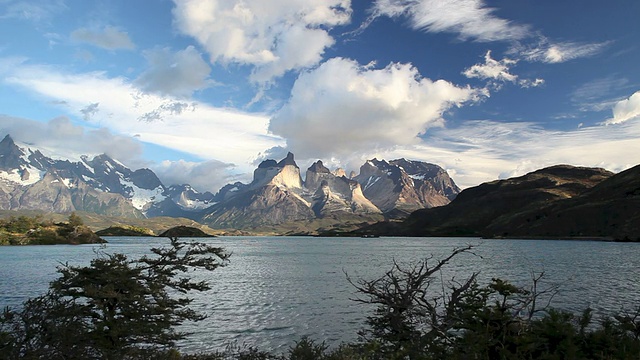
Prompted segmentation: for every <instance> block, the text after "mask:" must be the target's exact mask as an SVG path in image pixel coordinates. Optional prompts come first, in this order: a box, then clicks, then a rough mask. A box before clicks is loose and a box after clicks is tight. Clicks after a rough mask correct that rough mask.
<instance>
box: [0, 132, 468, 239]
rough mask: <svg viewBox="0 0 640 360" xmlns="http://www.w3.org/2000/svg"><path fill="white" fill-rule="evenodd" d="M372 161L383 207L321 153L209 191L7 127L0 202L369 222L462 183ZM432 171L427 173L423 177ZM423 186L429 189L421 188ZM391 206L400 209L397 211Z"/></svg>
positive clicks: (256, 220) (243, 224)
mask: <svg viewBox="0 0 640 360" xmlns="http://www.w3.org/2000/svg"><path fill="white" fill-rule="evenodd" d="M372 161H375V164H373V163H372V165H371V166H372V167H373V168H375V169H373V170H375V171H374V172H375V174H373V173H372V174H370V176H369V178H367V180H368V181H369V182H372V181H373V182H380V183H384V184H386V185H387V186H388V188H384V187H380V186H379V185H378V189H379V190H380V189H382V190H383V191H384V193H385V194H386V196H388V197H390V198H391V199H392V201H391V202H390V204H391V205H389V206H387V207H386V208H384V210H383V209H380V208H379V206H378V205H377V204H376V203H375V202H374V201H372V200H370V199H369V197H368V196H367V194H366V192H365V189H364V188H363V186H364V184H363V183H362V182H360V181H358V176H357V175H356V174H355V173H353V172H352V174H351V175H350V177H347V176H346V173H345V171H344V170H343V169H336V170H334V171H331V170H330V169H328V168H326V167H325V166H324V164H323V163H322V161H321V160H318V161H317V162H315V163H314V164H313V165H311V166H310V167H309V168H308V169H307V171H306V173H305V179H304V180H303V178H302V176H301V171H300V168H299V167H298V165H297V164H296V161H295V157H294V154H293V153H288V154H287V155H286V156H285V157H284V158H283V159H281V160H280V161H276V160H273V159H267V160H264V161H263V162H261V163H260V164H259V165H258V166H257V168H256V169H255V170H254V174H253V179H252V181H251V182H250V183H249V184H243V183H240V182H236V183H233V184H228V185H225V186H223V187H222V188H221V189H220V190H219V191H218V193H216V194H215V195H214V194H211V193H209V192H205V193H200V192H198V191H196V190H195V189H193V188H192V187H191V186H190V185H189V184H180V185H170V186H165V185H164V184H163V183H162V181H161V180H160V179H159V178H158V177H157V176H156V174H155V173H154V172H153V171H152V170H150V169H137V170H131V169H129V168H128V167H126V166H125V165H124V164H122V163H121V162H119V161H118V160H117V159H113V158H111V157H109V156H108V155H106V154H98V155H95V156H93V158H89V156H86V155H82V156H80V157H79V159H77V160H75V161H72V160H70V159H63V158H61V157H56V158H55V159H54V158H51V157H48V156H46V155H44V154H43V153H42V152H41V151H40V150H39V149H38V148H36V147H34V146H32V145H24V144H23V145H20V146H19V145H17V144H16V143H15V142H14V141H13V139H12V138H11V136H10V135H7V136H5V138H4V139H3V140H2V141H0V209H5V210H44V211H50V212H57V213H68V212H72V211H85V212H94V213H96V214H102V215H108V216H121V217H133V218H145V217H158V216H169V217H185V218H190V219H193V220H197V221H200V222H203V223H204V224H207V225H210V226H213V227H218V228H225V227H227V228H238V229H252V228H256V227H264V226H277V225H279V224H289V223H291V222H295V221H307V222H308V223H309V224H320V225H318V226H323V227H330V228H334V227H336V226H339V225H340V222H345V223H347V222H348V223H349V224H356V223H372V222H375V221H379V220H382V219H383V218H384V217H387V216H393V217H397V216H398V214H400V216H404V215H406V214H408V211H407V209H413V208H421V207H424V206H426V207H430V206H437V205H440V204H443V203H447V202H448V201H449V198H453V197H455V194H457V192H459V188H458V187H457V186H456V185H455V183H454V182H453V180H452V179H451V178H450V177H449V176H448V175H447V174H446V171H444V170H443V169H442V168H440V167H439V166H437V165H433V164H428V163H424V162H418V161H409V160H405V159H399V160H392V161H391V162H386V161H384V160H382V161H378V160H376V159H374V160H372ZM376 166H379V167H381V169H377V167H376ZM403 166H404V167H406V168H409V169H411V170H410V171H409V172H407V171H406V170H405V169H404V167H403ZM415 169H418V170H419V171H418V170H415ZM373 170H372V171H373ZM426 170H431V171H432V174H433V175H428V174H427V172H426ZM420 171H422V172H421V173H420ZM429 176H431V177H433V178H428V179H426V180H425V177H429ZM374 178H375V180H373V179H374ZM426 184H428V185H426ZM438 184H440V185H438ZM425 186H426V187H428V188H429V189H430V190H431V193H428V192H425V191H423V190H422V188H423V187H425ZM438 186H439V187H438ZM369 196H371V192H369ZM427 198H428V199H427ZM443 199H444V200H443ZM396 208H401V210H398V211H397V213H394V211H396V210H397V209H396ZM317 219H319V221H316V220H317ZM341 219H348V220H344V221H343V220H341ZM287 226H288V225H287ZM310 226H316V225H310ZM349 226H351V225H349ZM309 230H310V231H311V232H313V231H316V230H317V229H309Z"/></svg>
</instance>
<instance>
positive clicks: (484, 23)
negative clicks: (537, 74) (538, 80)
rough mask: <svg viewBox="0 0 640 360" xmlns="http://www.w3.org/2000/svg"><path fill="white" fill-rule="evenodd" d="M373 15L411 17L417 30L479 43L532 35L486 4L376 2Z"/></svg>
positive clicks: (463, 0) (469, 0) (471, 0)
mask: <svg viewBox="0 0 640 360" xmlns="http://www.w3.org/2000/svg"><path fill="white" fill-rule="evenodd" d="M372 12H373V17H374V18H375V17H379V16H388V17H392V18H395V17H400V16H402V17H407V18H408V19H409V21H410V24H411V27H412V28H414V29H416V30H418V29H419V30H424V31H428V32H433V33H439V32H449V33H455V34H458V36H459V37H460V38H462V39H473V40H477V41H501V40H517V39H521V38H524V37H526V36H527V35H528V32H529V28H528V27H527V26H524V25H518V24H514V23H512V22H511V21H509V20H505V19H502V18H499V17H498V16H496V15H494V14H493V12H494V10H493V9H492V8H489V7H487V6H486V4H485V3H484V1H483V0H451V1H442V0H376V1H375V3H374V4H373V7H372ZM369 21H371V19H370V20H369Z"/></svg>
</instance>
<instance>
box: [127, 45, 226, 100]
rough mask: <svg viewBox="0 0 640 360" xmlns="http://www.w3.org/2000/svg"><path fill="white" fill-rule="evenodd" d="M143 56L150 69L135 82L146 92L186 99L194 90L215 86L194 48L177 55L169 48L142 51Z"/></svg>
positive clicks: (204, 63)
mask: <svg viewBox="0 0 640 360" xmlns="http://www.w3.org/2000/svg"><path fill="white" fill-rule="evenodd" d="M143 54H144V56H145V58H146V59H147V62H148V63H149V68H148V69H147V70H146V71H145V72H144V73H142V75H140V77H139V78H138V79H137V80H136V85H138V86H140V87H141V88H142V89H144V90H145V91H150V92H157V93H159V94H161V95H168V96H175V97H189V96H191V95H192V94H193V92H194V91H196V90H202V89H205V88H207V87H209V86H210V85H212V84H214V82H213V81H212V80H210V79H209V74H210V73H211V68H210V67H209V64H207V62H206V61H204V60H203V59H202V56H201V55H200V53H199V52H198V51H197V50H196V49H195V48H194V47H193V46H188V47H187V48H186V49H184V50H180V51H178V52H176V53H172V52H171V50H170V49H169V48H161V49H160V48H157V49H153V50H147V51H144V52H143Z"/></svg>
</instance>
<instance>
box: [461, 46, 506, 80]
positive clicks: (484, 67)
mask: <svg viewBox="0 0 640 360" xmlns="http://www.w3.org/2000/svg"><path fill="white" fill-rule="evenodd" d="M516 63H517V61H516V60H512V59H509V58H504V59H502V60H500V61H498V60H494V59H492V58H491V50H489V51H487V53H486V54H485V55H484V64H475V65H473V66H471V67H470V68H468V69H466V70H464V71H463V72H462V74H463V75H464V76H466V77H468V78H470V79H471V78H478V79H482V80H487V79H490V80H497V81H509V82H515V81H516V79H518V76H516V75H513V74H511V73H509V67H510V66H511V65H515V64H516Z"/></svg>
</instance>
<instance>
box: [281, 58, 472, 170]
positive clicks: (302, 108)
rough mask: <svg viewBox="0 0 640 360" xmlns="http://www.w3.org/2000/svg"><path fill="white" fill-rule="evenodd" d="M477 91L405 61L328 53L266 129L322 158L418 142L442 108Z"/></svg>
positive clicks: (304, 76) (304, 154) (303, 78)
mask: <svg viewBox="0 0 640 360" xmlns="http://www.w3.org/2000/svg"><path fill="white" fill-rule="evenodd" d="M479 96H481V92H480V91H479V90H475V89H471V88H468V87H463V88H461V87H457V86H455V85H453V84H451V83H449V82H447V81H444V80H437V81H432V80H430V79H427V78H422V77H421V76H420V74H419V73H418V71H417V69H416V68H414V67H413V66H411V65H410V64H395V63H392V64H390V65H388V66H387V67H385V68H384V69H372V68H371V67H363V66H360V65H359V64H357V63H356V62H355V61H353V60H349V59H343V58H334V59H330V60H328V61H327V62H325V63H323V64H322V65H320V66H319V67H318V68H317V69H314V70H311V71H309V72H306V73H303V74H301V75H300V76H299V78H298V79H297V80H296V82H295V84H294V85H293V88H292V90H291V97H290V99H289V101H288V103H287V104H286V105H285V106H284V107H283V108H282V109H281V110H280V111H279V112H278V113H276V115H275V116H274V117H273V118H272V119H271V124H270V126H269V130H270V131H271V132H273V133H274V134H276V135H279V136H282V137H283V138H285V139H286V140H287V148H288V149H289V150H291V151H293V152H294V153H295V154H296V155H299V156H301V157H302V158H304V157H307V156H308V157H321V158H328V157H331V156H338V157H341V156H347V155H352V154H353V153H362V152H372V151H375V150H377V149H388V148H393V147H396V146H402V145H408V144H415V143H418V142H419V141H420V140H419V137H418V136H419V135H420V134H422V133H424V132H425V131H426V129H427V128H429V127H434V126H441V125H442V123H443V120H442V115H443V113H444V112H445V111H446V110H448V109H450V108H451V107H453V106H460V105H461V104H463V103H465V102H469V101H473V100H476V99H477V98H478V97H479Z"/></svg>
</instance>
